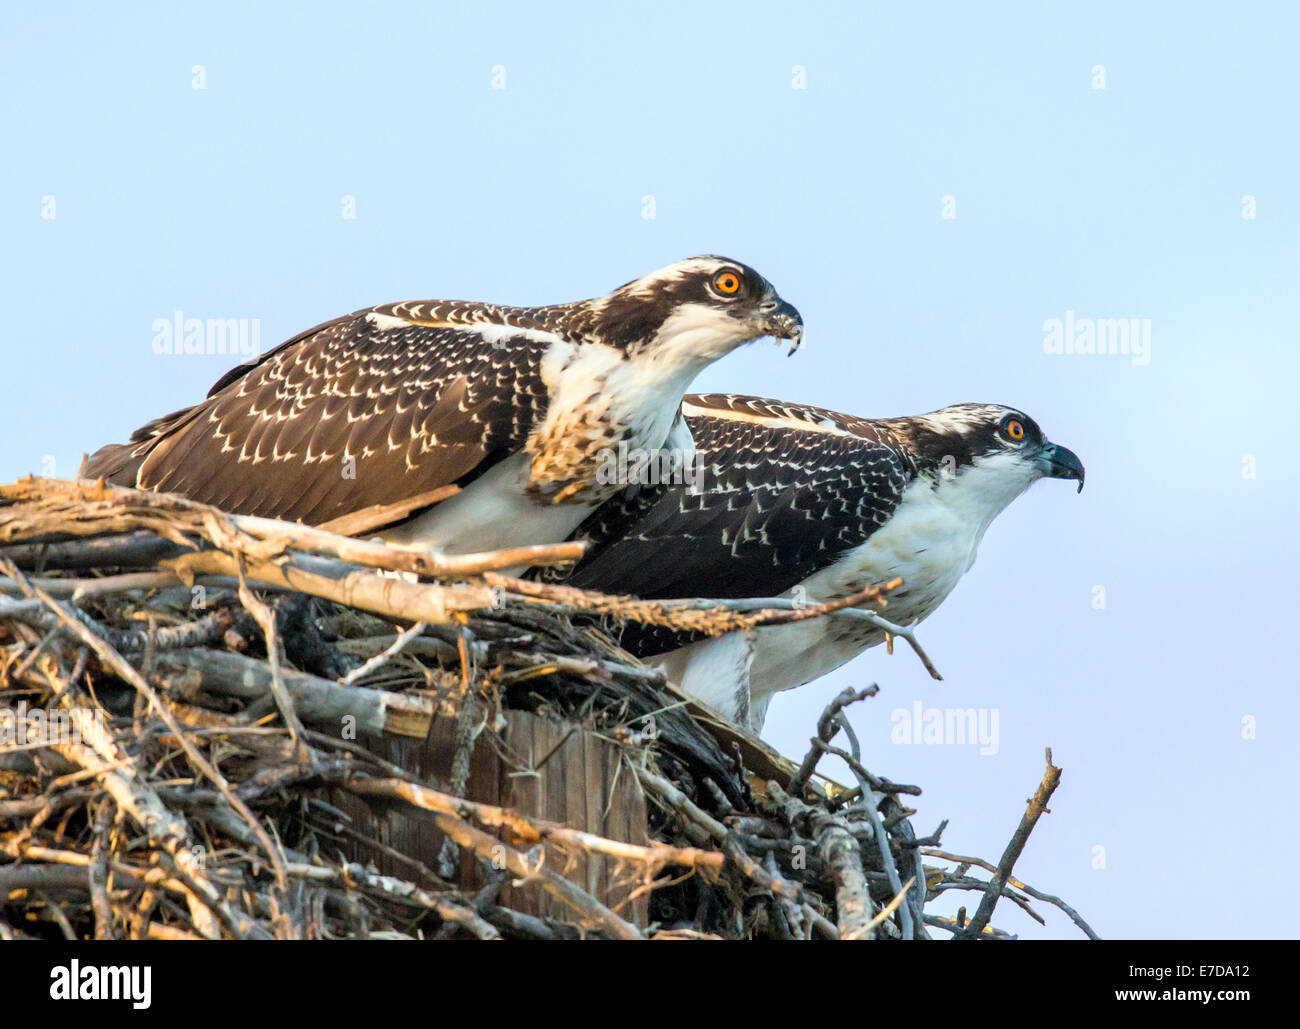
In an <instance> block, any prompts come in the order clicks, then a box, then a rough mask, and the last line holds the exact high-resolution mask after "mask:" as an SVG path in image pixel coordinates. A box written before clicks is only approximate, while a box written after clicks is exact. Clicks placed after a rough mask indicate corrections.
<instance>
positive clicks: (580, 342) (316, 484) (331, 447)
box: [83, 256, 803, 553]
mask: <svg viewBox="0 0 1300 1029" xmlns="http://www.w3.org/2000/svg"><path fill="white" fill-rule="evenodd" d="M802 333H803V322H802V320H801V319H800V317H799V313H798V312H797V311H796V310H795V309H794V308H793V307H791V306H790V305H789V304H788V303H786V302H785V301H784V300H782V299H781V298H780V297H779V296H777V294H776V291H775V290H774V289H773V288H772V286H771V285H769V284H768V282H767V281H766V280H765V279H764V278H763V277H762V276H761V275H759V274H758V273H757V272H755V271H754V270H753V269H752V268H749V267H747V266H746V265H743V264H741V263H740V262H739V261H732V260H728V259H726V258H722V257H712V256H709V257H695V258H691V259H689V260H685V261H679V262H677V263H676V264H672V265H669V266H668V267H667V268H664V269H662V270H660V271H657V272H654V273H652V274H650V275H646V276H644V277H643V278H640V279H636V280H635V281H633V282H629V283H627V284H626V285H624V286H622V287H620V288H619V289H616V290H615V291H614V292H613V293H611V294H610V295H609V296H605V297H600V298H598V299H595V300H585V301H580V302H577V303H569V304H559V305H556V306H552V307H502V306H498V305H495V304H484V303H471V302H465V301H448V300H423V301H409V302H406V303H398V304H386V305H384V306H381V307H372V308H367V309H365V310H361V311H356V312H354V313H352V314H349V315H345V316H344V317H342V318H337V319H335V320H334V321H330V322H325V323H324V324H322V325H318V326H317V327H316V328H314V329H308V330H307V331H306V332H304V333H302V334H301V335H298V336H295V337H294V338H293V339H290V340H289V341H288V342H286V343H283V344H281V345H280V346H278V347H276V348H275V349H274V350H272V351H270V352H269V353H267V354H265V355H263V356H262V357H260V358H259V359H258V360H257V361H256V362H255V363H254V364H252V365H245V366H241V367H238V368H235V369H233V370H232V371H230V372H227V373H226V375H224V376H223V377H222V378H221V379H220V380H219V381H218V382H217V384H216V385H215V386H213V387H212V389H211V390H210V391H209V393H208V398H207V399H206V400H204V401H203V402H202V403H200V404H197V405H195V406H194V407H190V408H186V409H185V410H182V411H178V412H175V413H174V414H170V415H167V416H166V417H164V418H159V419H157V420H155V421H153V422H150V423H149V424H148V425H146V426H144V427H143V428H141V429H139V430H137V431H136V433H135V434H134V435H133V436H132V437H131V441H130V443H128V444H125V445H116V444H115V445H110V446H106V447H104V448H102V449H101V450H99V451H98V452H97V453H95V454H94V455H93V456H92V457H91V458H90V459H89V461H88V462H87V464H86V466H85V468H84V469H83V474H84V475H85V476H87V477H92V478H93V477H98V476H104V477H105V478H107V479H108V480H109V481H111V482H113V483H116V484H119V485H126V486H135V487H137V488H140V489H148V490H157V491H160V492H169V493H178V494H181V495H183V496H186V497H189V498H191V499H193V500H198V501H202V502H205V503H209V504H214V505H216V506H217V507H220V508H222V509H224V510H227V511H232V512H235V513H238V514H249V515H261V516H266V517H272V518H282V519H288V520H293V521H300V522H305V523H308V524H321V523H325V522H328V521H332V520H334V519H336V518H340V517H343V516H346V515H349V514H353V513H355V512H357V511H361V510H364V509H366V508H370V507H374V506H378V505H398V506H399V507H400V506H401V505H402V503H403V502H408V501H410V499H411V498H419V497H421V496H423V495H425V494H427V493H429V492H430V491H436V490H438V489H439V488H440V487H445V486H449V485H455V486H459V487H460V492H458V493H456V494H455V495H454V496H451V497H450V498H449V499H447V500H445V501H443V502H442V503H440V504H436V505H435V506H432V507H428V505H427V504H426V505H425V507H426V509H425V510H423V511H417V512H415V513H414V516H413V517H408V516H410V515H411V514H412V512H411V511H404V512H403V514H402V516H401V519H402V520H401V521H400V522H399V523H397V524H395V525H393V526H392V527H391V529H389V530H386V531H385V532H384V535H385V537H386V538H388V539H390V540H391V541H394V542H399V543H410V544H420V545H425V546H429V547H432V548H435V549H439V550H444V551H446V552H449V553H464V552H468V551H474V550H487V549H494V548H498V547H509V546H516V545H526V544H532V543H552V542H558V541H561V540H563V539H564V538H565V537H566V536H568V535H569V534H570V533H571V532H572V531H573V530H574V529H575V528H576V527H577V526H578V525H579V524H580V523H581V521H582V520H583V518H584V517H585V516H586V515H587V514H589V513H590V512H591V511H593V510H594V509H595V508H596V506H597V505H598V504H600V503H601V502H603V501H605V500H607V499H609V498H610V497H611V496H613V495H614V494H615V493H616V492H617V491H618V490H619V489H620V488H621V484H618V483H606V482H603V481H600V479H599V477H598V475H597V473H598V471H599V469H600V467H601V466H602V455H603V454H604V453H605V452H606V451H608V450H609V449H610V448H613V447H617V446H618V445H620V444H623V445H626V446H629V447H633V448H641V449H653V448H658V447H661V446H663V445H664V443H665V442H666V440H667V437H668V435H669V433H670V431H671V430H672V429H673V427H674V424H675V423H678V422H679V421H680V417H679V414H678V412H679V405H680V403H681V400H682V396H683V394H684V393H685V392H686V390H687V388H688V387H689V386H690V383H691V380H692V379H694V378H695V376H696V375H697V374H698V373H699V372H700V370H701V369H703V368H704V367H705V366H706V365H708V364H709V363H711V362H712V361H715V360H717V359H718V358H720V357H723V356H724V355H726V354H727V353H729V352H731V351H732V350H734V349H735V348H737V347H739V346H740V345H741V344H744V343H748V342H750V341H752V340H755V339H758V338H759V337H762V336H769V335H770V336H776V337H778V338H785V339H789V340H791V341H792V346H791V353H793V352H794V350H795V349H796V348H797V347H798V345H799V342H800V339H801V337H802ZM677 438H678V439H679V441H681V442H682V443H683V444H684V445H689V440H688V438H687V437H685V436H683V435H681V427H680V426H678V437H677Z"/></svg>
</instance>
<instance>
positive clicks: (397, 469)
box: [85, 308, 559, 524]
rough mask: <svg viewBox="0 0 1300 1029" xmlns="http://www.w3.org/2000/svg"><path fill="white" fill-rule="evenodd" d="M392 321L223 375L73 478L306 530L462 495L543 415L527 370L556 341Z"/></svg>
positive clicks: (327, 332) (331, 326) (345, 322)
mask: <svg viewBox="0 0 1300 1029" xmlns="http://www.w3.org/2000/svg"><path fill="white" fill-rule="evenodd" d="M393 310H394V309H393V308H383V309H376V310H375V311H374V312H371V311H361V312H357V313H355V314H352V315H348V316H346V317H343V318H339V319H337V320H335V321H333V322H327V323H325V324H324V325H321V326H318V327H317V328H316V329H313V330H309V331H308V332H307V333H304V334H302V335H301V336H298V337H295V338H294V339H292V340H289V341H288V342H287V343H284V344H282V345H281V346H279V347H277V348H276V349H275V350H273V351H271V352H270V353H268V354H266V355H265V356H264V357H263V358H262V359H261V360H260V361H259V362H258V363H257V364H255V365H253V366H251V367H248V368H237V369H234V370H233V371H231V372H229V373H227V374H226V375H225V376H224V377H223V378H222V379H221V380H219V381H218V382H217V384H216V385H215V386H214V387H213V390H212V392H211V393H210V394H209V396H208V399H207V400H205V401H203V402H202V403H200V404H198V405H196V406H194V407H192V408H189V409H187V410H185V411H179V412H176V413H175V414H174V415H169V416H167V417H166V418H163V419H158V420H156V421H154V422H151V423H150V424H149V425H147V426H145V427H144V428H142V429H140V430H139V431H138V432H136V434H135V435H134V436H133V437H132V442H131V444H128V445H127V446H126V447H122V446H113V447H106V448H104V449H103V450H101V451H100V452H98V453H97V454H95V456H94V457H92V458H91V460H90V461H89V462H88V464H87V466H86V469H85V474H86V475H88V476H95V475H108V476H110V477H111V478H112V479H113V481H117V482H124V481H126V482H128V483H129V484H132V485H136V486H138V487H140V488H142V489H152V490H159V491H162V492H170V493H179V494H182V495H183V496H187V497H190V498H191V499H194V500H199V501H202V502H204V503H210V504H214V505H216V506H218V507H221V508H223V509H224V510H228V511H234V512H237V513H240V514H254V515H263V516H268V517H274V518H284V519H290V520H298V521H303V522H307V523H309V524H313V523H319V522H323V521H327V520H329V519H332V518H336V517H339V516H342V515H346V514H350V513H352V512H354V511H357V510H359V509H361V508H364V507H369V506H371V505H374V504H390V503H394V502H396V501H399V500H401V499H403V498H405V497H409V496H411V495H413V494H417V493H422V492H426V491H428V490H432V489H436V488H437V487H440V486H443V485H447V484H450V483H457V484H460V485H464V484H465V483H466V482H468V481H471V480H472V479H473V478H475V477H476V476H477V475H479V474H481V473H482V472H484V471H486V470H487V468H489V467H491V466H492V465H493V464H494V463H496V462H497V461H499V460H501V459H502V458H503V457H505V456H506V455H508V454H510V453H512V452H514V451H515V450H518V449H519V448H520V447H522V446H523V443H524V441H525V440H526V439H527V436H528V432H529V430H530V428H531V427H532V425H533V424H534V423H535V422H536V420H537V419H539V418H541V417H543V416H544V414H545V405H546V389H545V386H544V385H543V383H542V381H541V376H540V372H539V365H540V362H541V358H542V355H543V354H544V353H545V351H546V348H547V347H548V346H549V345H550V343H551V342H556V341H558V340H559V337H548V336H547V335H546V334H543V333H539V332H538V331H536V330H531V331H524V330H522V329H510V328H509V327H506V326H497V325H493V326H491V332H490V333H489V334H487V335H485V333H484V332H482V331H479V330H478V329H476V328H475V327H474V326H473V325H472V324H471V325H466V324H461V325H456V324H449V323H448V322H446V321H439V322H435V323H433V324H428V323H426V324H418V323H416V324H412V323H408V322H404V321H399V320H398V319H396V318H394V317H392V316H391V315H390V314H389V313H388V312H391V311H393ZM373 314H377V315H378V317H371V316H372V315H373Z"/></svg>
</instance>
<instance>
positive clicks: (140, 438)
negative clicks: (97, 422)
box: [80, 405, 197, 486]
mask: <svg viewBox="0 0 1300 1029" xmlns="http://www.w3.org/2000/svg"><path fill="white" fill-rule="evenodd" d="M196 406H197V405H196ZM194 410H195V408H194V407H183V408H181V409H180V410H179V411H173V412H172V413H171V414H165V415H163V416H162V417H161V418H155V419H154V420H153V421H151V422H149V423H148V424H147V425H142V426H140V428H138V429H136V430H135V432H133V433H131V442H130V443H109V444H107V445H106V446H102V447H100V448H99V449H98V450H96V451H95V452H94V453H93V454H91V455H90V457H88V458H87V459H86V460H84V461H83V462H82V463H81V471H80V477H81V478H83V479H98V478H100V477H103V478H104V479H105V480H106V481H108V482H110V483H112V484H113V485H114V486H135V485H136V484H137V478H138V476H139V474H140V466H141V465H142V464H144V462H145V458H147V457H148V456H149V453H150V452H151V451H152V450H153V448H154V446H155V445H157V443H159V442H161V441H162V440H163V439H165V438H166V437H167V436H169V435H171V433H172V432H174V431H175V430H176V429H178V428H180V426H182V425H183V424H185V422H187V421H188V420H189V418H190V416H191V414H192V413H193V412H194Z"/></svg>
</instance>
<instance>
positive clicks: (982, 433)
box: [543, 394, 1083, 732]
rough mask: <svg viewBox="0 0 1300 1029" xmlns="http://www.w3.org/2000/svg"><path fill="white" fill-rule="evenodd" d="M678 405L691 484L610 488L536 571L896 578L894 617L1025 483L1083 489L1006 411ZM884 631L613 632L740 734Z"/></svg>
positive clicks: (827, 582)
mask: <svg viewBox="0 0 1300 1029" xmlns="http://www.w3.org/2000/svg"><path fill="white" fill-rule="evenodd" d="M682 410H683V413H684V414H685V415H686V421H687V423H688V425H689V427H690V430H691V433H692V435H693V436H694V441H695V448H696V455H697V458H698V460H699V461H700V464H701V467H698V468H697V469H696V473H695V475H693V476H692V477H691V478H692V479H696V480H697V482H698V480H700V479H702V488H701V489H699V490H698V492H696V491H693V490H692V487H691V485H690V484H689V483H682V484H663V483H661V484H659V485H654V486H649V487H635V488H632V489H629V490H627V491H626V492H625V493H624V494H623V495H621V496H620V497H618V498H616V499H615V500H613V501H611V502H610V503H608V504H606V505H604V506H603V507H601V508H600V509H599V510H598V511H596V512H595V513H594V514H593V515H592V516H591V517H590V518H589V519H588V520H587V521H586V522H585V523H584V524H583V525H582V527H581V528H580V529H579V531H578V532H577V533H575V538H578V539H588V540H591V541H592V547H591V549H589V550H588V553H587V555H586V557H584V558H583V560H582V561H581V562H580V563H579V564H578V565H577V566H575V567H573V568H572V569H570V570H560V569H548V570H547V571H546V572H545V573H543V577H544V578H547V579H549V580H551V581H556V580H562V581H565V582H567V583H568V584H569V585H572V586H581V587H586V588H589V589H598V590H605V591H608V592H612V593H632V594H635V595H637V596H640V597H645V598H661V599H666V598H676V597H715V598H743V597H773V596H786V597H796V596H797V597H801V599H805V600H806V601H807V602H808V603H810V604H816V603H823V602H826V601H830V600H834V599H836V598H841V597H846V596H850V595H852V594H853V593H857V592H859V591H860V590H862V589H865V588H866V587H868V586H871V585H873V584H877V583H882V582H886V581H888V580H890V579H893V578H895V577H901V578H902V579H903V584H902V585H901V586H900V587H898V588H897V589H895V590H893V591H892V592H891V593H889V594H888V597H887V601H888V603H887V606H886V607H885V608H884V609H883V610H881V611H880V612H879V613H880V614H882V615H883V616H884V617H885V618H888V619H889V620H890V621H891V622H894V623H895V624H901V625H911V624H914V623H916V622H919V621H920V620H921V619H923V618H925V617H926V616H927V615H929V614H930V613H931V612H932V611H933V610H934V609H935V608H936V607H938V606H939V604H940V603H942V601H943V599H944V598H945V597H946V596H947V595H948V594H949V592H951V590H952V588H953V587H954V586H955V585H957V581H958V580H959V579H960V578H961V577H962V575H964V574H965V572H966V571H967V569H969V568H970V566H971V565H972V564H973V563H974V561H975V552H976V549H977V548H978V546H979V543H980V540H981V539H982V538H983V536H984V531H985V530H986V529H987V528H988V527H989V524H990V523H991V522H992V521H993V519H994V518H996V517H997V516H998V514H999V513H1001V511H1002V510H1003V509H1004V508H1005V507H1006V506H1007V505H1008V504H1010V503H1011V501H1013V500H1015V498H1016V497H1018V496H1019V495H1020V494H1021V493H1023V492H1024V491H1025V490H1026V489H1027V488H1028V487H1029V486H1030V485H1031V484H1032V483H1033V482H1035V481H1036V480H1038V479H1040V478H1043V477H1050V478H1056V479H1077V480H1078V481H1079V489H1080V490H1082V489H1083V465H1082V464H1081V463H1080V462H1079V458H1078V457H1076V456H1075V455H1074V454H1073V453H1072V452H1071V451H1069V450H1067V449H1066V448H1065V447H1062V446H1058V445H1056V444H1054V443H1051V442H1049V441H1048V440H1047V439H1046V438H1045V437H1044V436H1043V433H1042V431H1041V430H1040V429H1039V428H1038V425H1037V424H1036V423H1035V422H1034V420H1033V419H1032V418H1030V417H1029V416H1028V415H1026V414H1023V413H1022V412H1020V411H1017V410H1014V409H1013V408H1009V407H1000V406H996V405H992V404H957V405H955V406H953V407H945V408H943V409H942V410H940V411H935V412H933V413H931V414H923V415H916V416H914V417H910V418H877V419H866V418H856V417H852V416H850V415H843V414H837V413H835V412H833V411H826V410H823V409H821V408H817V407H805V406H803V405H800V404H786V403H781V402H779V401H775V400H762V399H758V398H756V397H743V396H730V395H719V394H710V395H707V396H690V397H687V398H686V402H685V403H684V404H683V407H682ZM796 591H802V592H801V593H798V592H796ZM883 639H884V633H883V631H882V630H881V629H879V628H877V627H876V626H874V625H871V624H869V623H866V622H863V621H859V620H850V619H843V618H838V619H837V618H834V617H828V618H817V619H810V620H807V621H802V622H794V623H788V624H784V625H776V626H768V627H764V628H760V629H758V630H757V631H756V632H755V633H751V634H738V633H732V634H730V635H728V636H723V637H721V638H719V639H713V640H708V639H703V638H700V637H691V636H686V635H682V634H677V633H674V632H673V631H672V630H669V629H663V628H657V627H652V626H643V625H637V624H630V625H628V626H627V627H626V628H625V629H624V631H623V634H622V638H621V643H622V645H623V646H624V648H626V649H628V650H629V651H631V652H632V653H635V654H637V655H639V656H641V657H647V658H651V659H653V660H652V663H654V664H657V665H659V666H660V667H663V668H664V669H665V670H666V671H667V673H668V676H669V678H670V679H672V680H673V681H674V682H677V683H679V684H680V685H681V686H682V687H683V689H685V690H686V692H688V693H690V694H692V695H693V696H696V697H698V698H699V699H701V700H703V701H704V702H705V703H707V704H709V705H710V706H712V707H713V708H715V709H716V710H717V711H718V712H719V713H721V714H722V715H725V716H726V717H728V718H730V719H732V720H733V721H739V722H747V723H748V724H749V726H750V727H751V728H752V729H754V731H756V732H757V731H759V730H761V729H762V726H763V720H764V716H765V714H766V711H767V705H768V702H769V701H770V700H771V698H772V695H773V694H774V693H777V692H779V691H781V690H788V689H792V688H794V687H796V686H801V685H803V684H804V683H807V682H810V681H812V680H813V679H816V678H818V677H819V676H822V675H825V674H826V673H827V672H830V671H832V670H833V669H835V668H837V667H839V666H840V665H842V664H843V663H844V662H846V661H848V660H849V659H850V658H852V657H854V656H856V655H857V654H859V653H861V652H862V651H863V650H865V649H866V648H868V647H873V646H875V645H876V644H877V643H880V642H881V641H882V640H883Z"/></svg>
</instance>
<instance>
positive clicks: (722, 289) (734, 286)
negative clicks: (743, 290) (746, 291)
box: [713, 271, 740, 297]
mask: <svg viewBox="0 0 1300 1029" xmlns="http://www.w3.org/2000/svg"><path fill="white" fill-rule="evenodd" d="M713 288H714V289H716V290H717V291H718V292H719V293H721V294H722V295H723V296H727V297H731V296H735V295H736V294H737V293H739V292H740V276H739V275H737V274H736V273H735V272H733V271H720V272H718V274H717V275H715V276H714V277H713Z"/></svg>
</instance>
